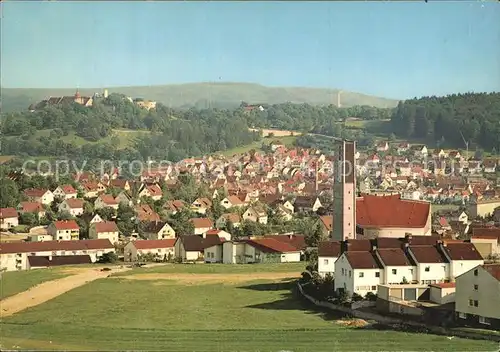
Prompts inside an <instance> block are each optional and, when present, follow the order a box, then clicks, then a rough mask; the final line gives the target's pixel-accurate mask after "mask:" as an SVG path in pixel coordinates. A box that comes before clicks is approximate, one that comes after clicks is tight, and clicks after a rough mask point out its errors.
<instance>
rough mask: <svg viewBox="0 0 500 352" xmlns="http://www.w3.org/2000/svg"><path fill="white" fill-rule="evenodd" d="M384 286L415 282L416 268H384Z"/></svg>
mask: <svg viewBox="0 0 500 352" xmlns="http://www.w3.org/2000/svg"><path fill="white" fill-rule="evenodd" d="M383 276H384V279H383V281H382V282H383V283H384V284H402V283H412V282H415V281H417V267H414V266H386V267H384V275H383Z"/></svg>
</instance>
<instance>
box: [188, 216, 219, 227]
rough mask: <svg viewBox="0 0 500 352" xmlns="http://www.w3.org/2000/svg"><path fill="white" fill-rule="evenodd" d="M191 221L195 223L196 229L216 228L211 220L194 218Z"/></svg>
mask: <svg viewBox="0 0 500 352" xmlns="http://www.w3.org/2000/svg"><path fill="white" fill-rule="evenodd" d="M189 221H191V222H192V223H193V225H194V228H195V229H200V228H212V227H213V226H214V224H213V223H212V220H210V219H209V218H192V219H190V220H189Z"/></svg>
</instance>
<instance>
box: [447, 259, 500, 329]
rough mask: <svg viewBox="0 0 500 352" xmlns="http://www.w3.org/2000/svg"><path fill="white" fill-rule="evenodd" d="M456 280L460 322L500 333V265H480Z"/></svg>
mask: <svg viewBox="0 0 500 352" xmlns="http://www.w3.org/2000/svg"><path fill="white" fill-rule="evenodd" d="M456 280H457V281H456V291H455V312H456V315H457V322H459V323H462V324H464V325H470V326H475V327H482V328H489V329H493V330H500V264H484V265H479V266H477V267H475V268H473V269H471V270H469V271H467V272H465V273H464V274H462V275H460V276H459V277H457V279H456Z"/></svg>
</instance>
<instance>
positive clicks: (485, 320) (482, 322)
mask: <svg viewBox="0 0 500 352" xmlns="http://www.w3.org/2000/svg"><path fill="white" fill-rule="evenodd" d="M479 323H481V324H485V325H490V321H489V319H488V318H485V317H479Z"/></svg>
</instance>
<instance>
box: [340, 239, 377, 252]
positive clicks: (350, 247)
mask: <svg viewBox="0 0 500 352" xmlns="http://www.w3.org/2000/svg"><path fill="white" fill-rule="evenodd" d="M344 243H345V244H346V250H347V251H348V252H357V251H366V252H369V251H371V249H372V242H371V241H370V240H346V241H344Z"/></svg>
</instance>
